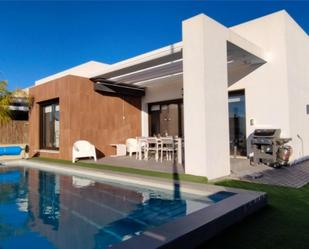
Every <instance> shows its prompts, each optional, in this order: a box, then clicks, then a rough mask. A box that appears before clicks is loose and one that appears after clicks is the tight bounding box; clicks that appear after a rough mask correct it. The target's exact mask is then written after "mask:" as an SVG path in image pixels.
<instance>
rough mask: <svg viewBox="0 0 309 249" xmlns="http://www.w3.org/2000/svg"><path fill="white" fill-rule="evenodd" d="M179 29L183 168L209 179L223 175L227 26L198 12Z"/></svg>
mask: <svg viewBox="0 0 309 249" xmlns="http://www.w3.org/2000/svg"><path fill="white" fill-rule="evenodd" d="M182 31H183V77H184V78H183V86H184V128H185V171H186V173H187V174H192V175H200V176H207V177H208V179H214V178H218V177H222V176H226V175H228V174H230V158H229V124H228V91H227V87H228V83H227V37H228V29H227V28H225V27H224V26H222V25H221V24H219V23H217V22H216V21H214V20H212V19H210V18H209V17H207V16H205V15H202V14H201V15H198V16H195V17H193V18H190V19H188V20H185V21H184V22H183V25H182Z"/></svg>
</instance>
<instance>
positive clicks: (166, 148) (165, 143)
mask: <svg viewBox="0 0 309 249" xmlns="http://www.w3.org/2000/svg"><path fill="white" fill-rule="evenodd" d="M164 153H165V154H166V159H167V160H174V153H175V144H174V139H173V137H162V138H161V163H162V161H163V157H164Z"/></svg>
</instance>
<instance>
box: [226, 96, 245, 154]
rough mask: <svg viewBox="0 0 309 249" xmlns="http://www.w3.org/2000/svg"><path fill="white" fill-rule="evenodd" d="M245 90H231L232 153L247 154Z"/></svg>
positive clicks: (230, 124)
mask: <svg viewBox="0 0 309 249" xmlns="http://www.w3.org/2000/svg"><path fill="white" fill-rule="evenodd" d="M245 106H246V105H245V92H244V91H235V92H229V126H230V153H231V155H235V154H236V155H238V156H246V153H247V146H246V143H247V140H246V107H245Z"/></svg>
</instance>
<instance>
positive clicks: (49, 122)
mask: <svg viewBox="0 0 309 249" xmlns="http://www.w3.org/2000/svg"><path fill="white" fill-rule="evenodd" d="M59 111H60V108H59V101H58V100H55V101H51V102H48V103H44V104H42V105H41V118H40V119H41V132H40V143H41V148H42V149H54V150H57V149H59V137H60V126H59V124H60V123H59V122H60V120H59Z"/></svg>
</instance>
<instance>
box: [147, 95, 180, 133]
mask: <svg viewBox="0 0 309 249" xmlns="http://www.w3.org/2000/svg"><path fill="white" fill-rule="evenodd" d="M168 104H178V117H179V120H178V134H179V135H178V136H179V137H183V136H184V134H182V133H183V132H182V131H183V127H182V126H183V125H182V121H181V119H182V118H184V117H182V114H181V108H179V107H180V105H181V104H183V99H172V100H165V101H159V102H151V103H148V134H150V136H152V135H153V134H152V130H151V128H152V127H151V106H153V105H159V106H160V110H161V106H162V105H168ZM159 127H160V124H159ZM159 129H160V128H159Z"/></svg>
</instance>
